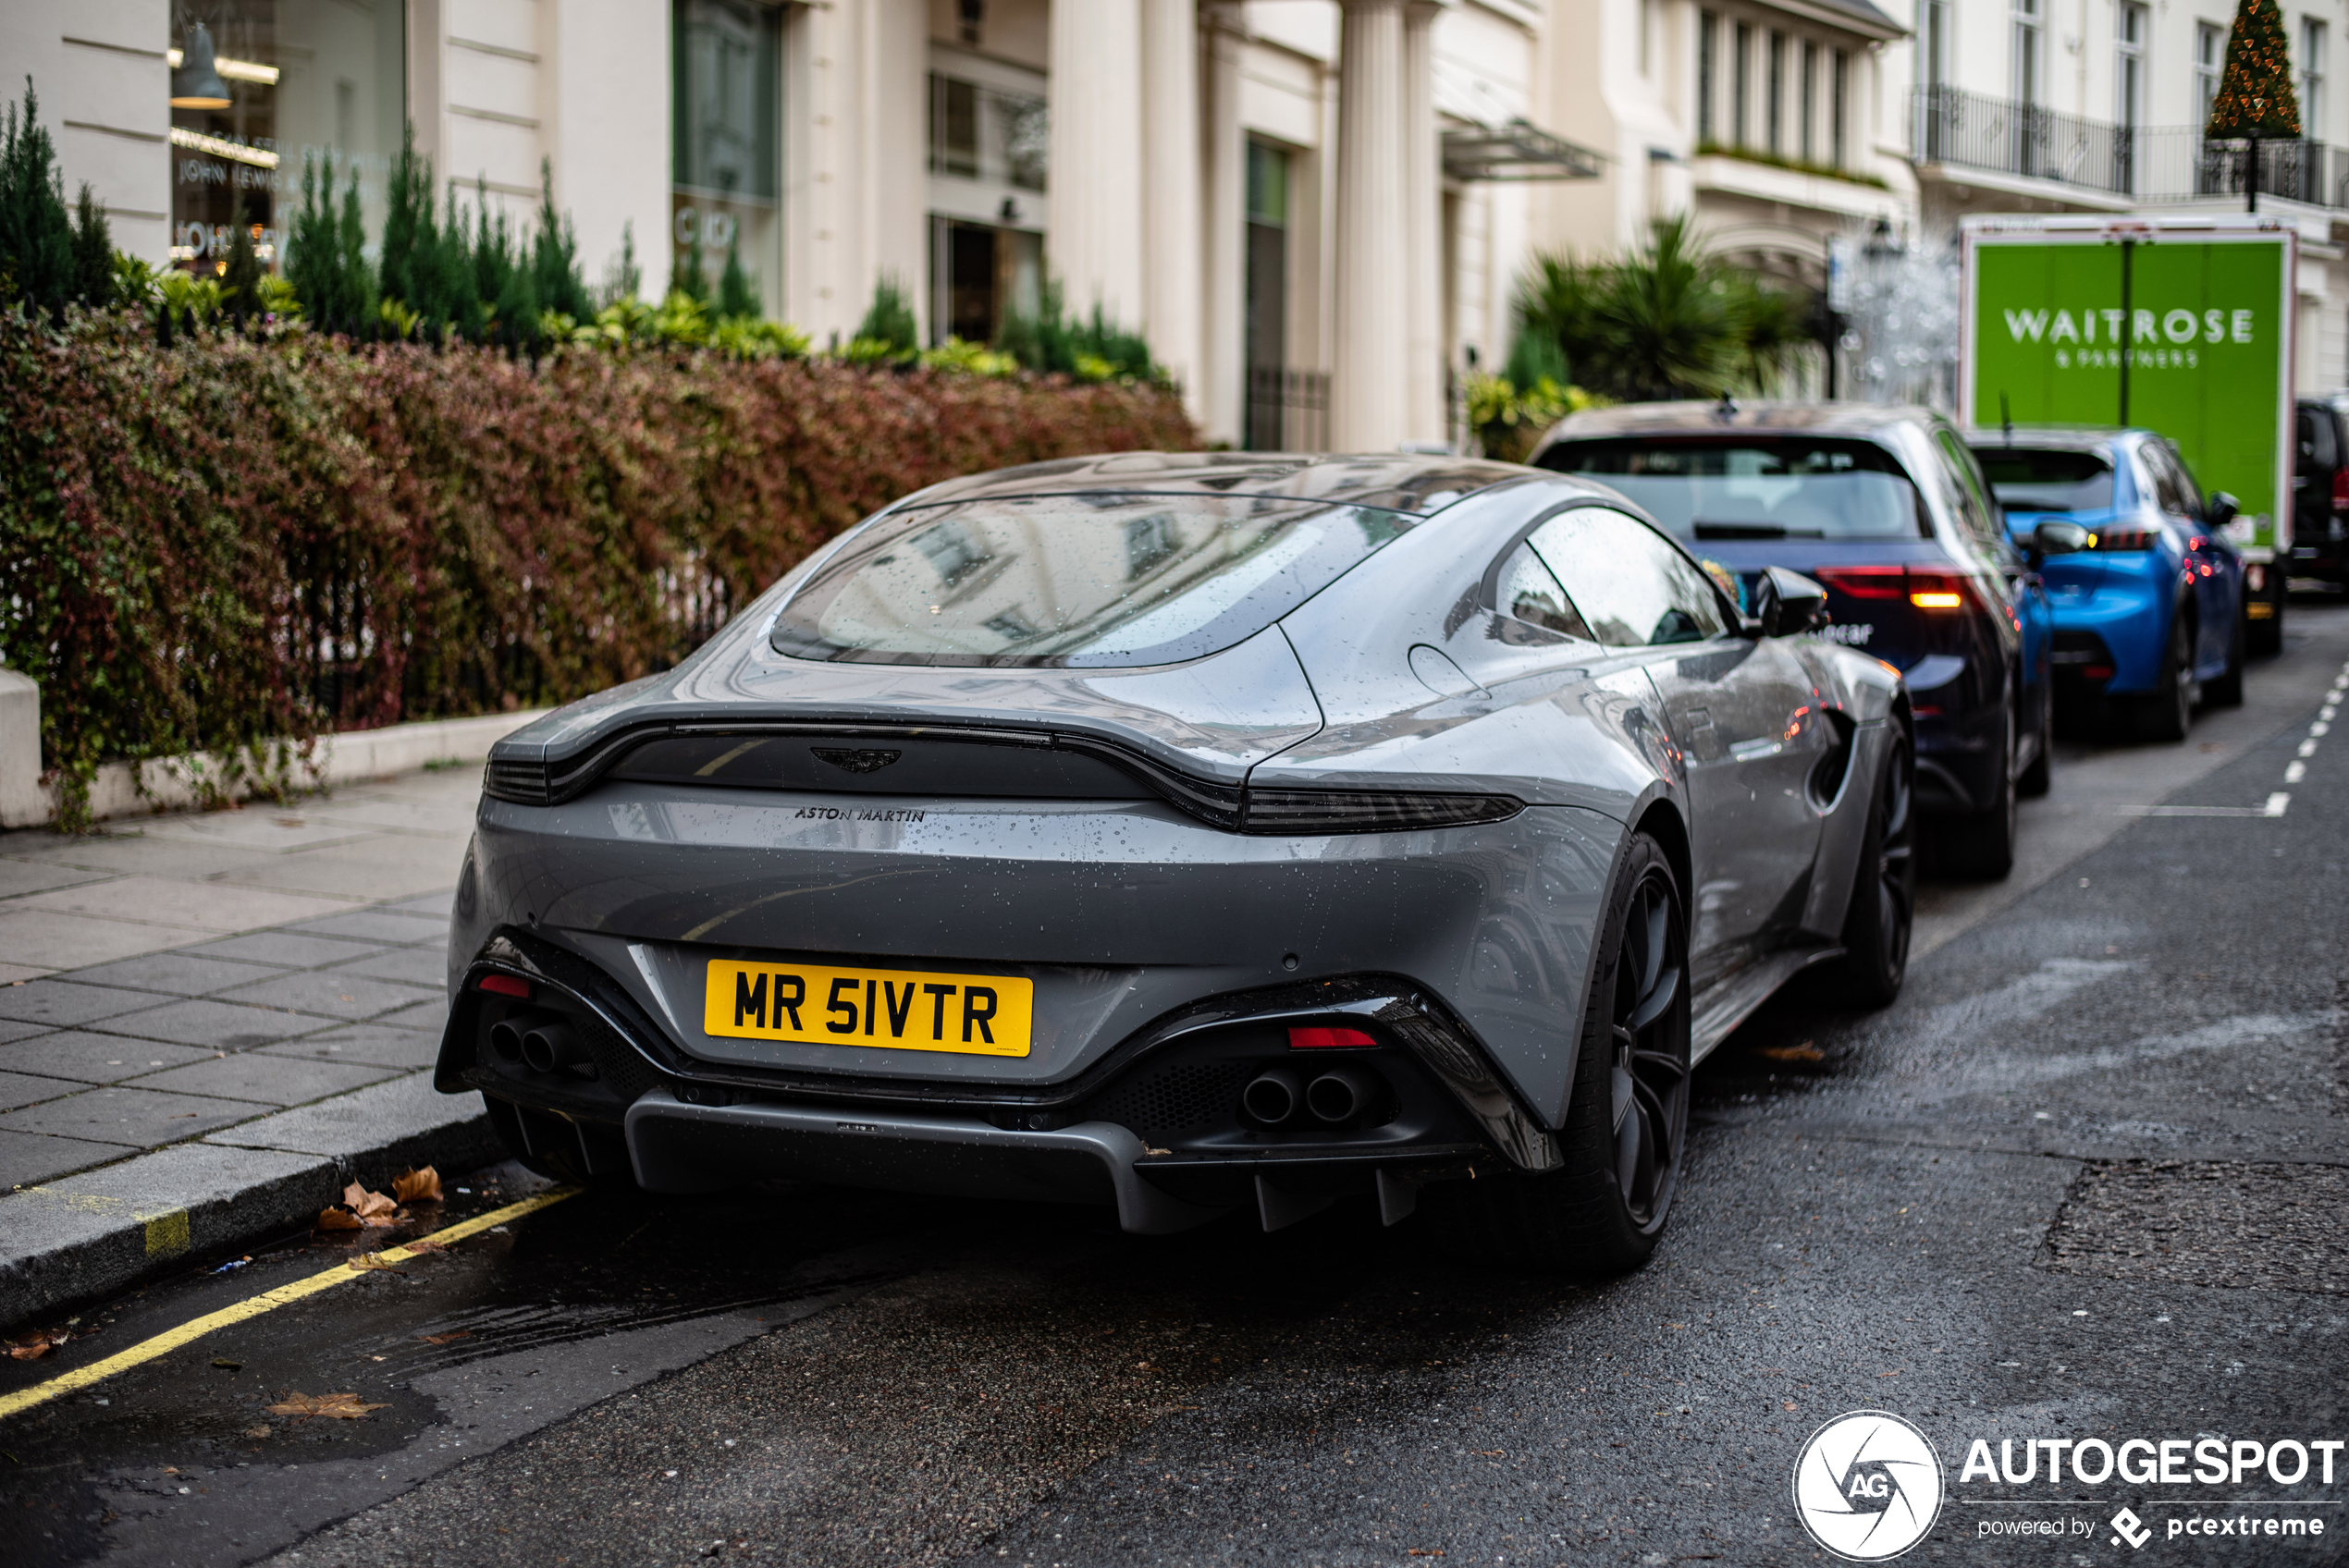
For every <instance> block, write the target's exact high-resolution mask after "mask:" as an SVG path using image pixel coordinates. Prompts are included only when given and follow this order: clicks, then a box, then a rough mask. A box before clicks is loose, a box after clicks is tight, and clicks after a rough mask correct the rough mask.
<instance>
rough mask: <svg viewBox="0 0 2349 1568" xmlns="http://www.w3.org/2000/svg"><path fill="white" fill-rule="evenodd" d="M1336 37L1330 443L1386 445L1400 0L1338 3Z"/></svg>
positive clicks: (1404, 335) (1396, 232)
mask: <svg viewBox="0 0 2349 1568" xmlns="http://www.w3.org/2000/svg"><path fill="white" fill-rule="evenodd" d="M1342 4H1343V5H1344V7H1345V13H1344V14H1345V20H1344V24H1343V27H1342V30H1341V31H1340V34H1339V42H1338V87H1337V91H1338V106H1337V234H1336V236H1335V240H1336V243H1335V247H1334V248H1335V251H1336V255H1335V258H1334V259H1335V262H1336V266H1335V268H1334V272H1335V274H1336V285H1337V312H1336V314H1337V320H1336V328H1337V342H1336V344H1335V345H1334V348H1335V352H1334V354H1333V355H1332V365H1331V386H1330V404H1331V409H1330V443H1331V445H1332V447H1334V448H1335V449H1336V450H1338V451H1341V452H1392V451H1393V450H1395V448H1396V444H1397V443H1399V442H1401V441H1403V440H1405V439H1407V438H1408V436H1409V435H1411V430H1410V397H1409V393H1408V390H1407V387H1406V383H1407V381H1408V354H1407V340H1408V333H1409V330H1410V329H1409V325H1408V291H1409V287H1408V286H1409V267H1408V263H1407V261H1406V257H1407V254H1408V249H1409V247H1408V237H1407V234H1406V230H1405V224H1404V205H1405V199H1404V189H1403V180H1404V176H1403V104H1402V96H1403V6H1404V0H1342Z"/></svg>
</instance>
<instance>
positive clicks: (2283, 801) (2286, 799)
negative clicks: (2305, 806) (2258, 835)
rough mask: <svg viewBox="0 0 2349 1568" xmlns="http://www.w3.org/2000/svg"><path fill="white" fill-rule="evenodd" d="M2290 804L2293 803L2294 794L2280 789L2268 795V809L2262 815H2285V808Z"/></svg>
mask: <svg viewBox="0 0 2349 1568" xmlns="http://www.w3.org/2000/svg"><path fill="white" fill-rule="evenodd" d="M2290 804H2292V796H2291V795H2290V794H2288V793H2286V792H2285V791H2284V790H2277V791H2276V792H2275V793H2274V794H2272V795H2269V797H2268V807H2267V810H2266V811H2264V812H2263V813H2261V814H2260V815H2264V816H2281V815H2283V812H2284V808H2285V807H2286V806H2288V805H2290Z"/></svg>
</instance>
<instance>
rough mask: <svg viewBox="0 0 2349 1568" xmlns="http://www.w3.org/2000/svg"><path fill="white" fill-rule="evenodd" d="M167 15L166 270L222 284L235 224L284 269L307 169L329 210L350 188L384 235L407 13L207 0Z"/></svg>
mask: <svg viewBox="0 0 2349 1568" xmlns="http://www.w3.org/2000/svg"><path fill="white" fill-rule="evenodd" d="M172 13H173V14H172V26H171V31H170V53H169V55H167V56H166V60H167V68H168V69H169V71H170V81H171V87H170V94H171V128H170V132H169V139H168V142H167V145H166V152H167V153H168V154H169V156H170V159H171V260H172V263H173V264H174V265H176V266H178V267H179V268H182V269H183V270H186V271H189V272H193V273H199V274H205V275H210V276H218V275H219V274H220V273H221V272H223V271H225V270H227V268H228V246H229V243H230V237H231V235H232V234H233V232H234V230H233V229H232V227H231V225H232V224H234V223H236V222H238V221H240V220H241V221H242V222H243V223H244V225H245V227H247V228H248V229H250V230H251V231H252V236H253V241H254V245H255V248H256V249H257V251H259V254H260V258H261V262H262V264H263V265H264V266H265V267H267V268H269V269H270V270H271V271H282V270H283V267H284V263H285V257H284V254H283V242H282V236H283V235H284V232H285V230H286V229H287V228H288V227H290V225H291V222H292V218H293V214H294V211H295V209H296V208H297V207H299V206H300V204H301V178H302V171H303V169H304V167H306V166H315V167H318V168H320V169H321V170H323V171H324V172H325V173H326V175H327V176H329V177H330V178H332V180H333V184H334V194H335V196H336V199H337V200H336V205H337V206H338V207H339V205H340V197H341V194H342V192H343V191H344V190H347V189H349V187H350V186H351V183H352V182H353V181H354V180H355V181H356V182H357V184H358V186H359V195H360V209H361V219H362V221H363V224H364V225H365V227H366V231H367V233H368V234H369V235H370V236H380V235H381V234H382V233H383V220H384V176H385V175H386V173H387V172H388V170H389V168H390V165H391V155H392V153H395V152H397V151H398V150H399V147H400V120H401V116H402V115H403V114H404V113H405V110H406V104H407V76H406V58H407V51H406V43H405V40H406V33H407V12H406V7H405V6H401V5H400V4H397V3H396V0H395V3H391V4H385V5H379V6H375V7H374V8H373V9H372V10H371V11H368V12H364V13H362V14H360V15H359V16H356V17H353V16H351V14H349V13H348V12H346V11H344V10H343V9H342V8H341V7H338V6H293V5H286V4H280V3H279V0H217V3H216V4H214V5H212V6H207V7H205V8H204V9H203V11H201V12H198V11H192V10H191V11H186V12H183V11H181V9H180V8H179V7H178V6H174V7H173V8H172ZM371 244H372V241H371ZM371 253H372V251H371Z"/></svg>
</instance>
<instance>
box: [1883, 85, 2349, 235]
mask: <svg viewBox="0 0 2349 1568" xmlns="http://www.w3.org/2000/svg"><path fill="white" fill-rule="evenodd" d="M1909 102H1910V113H1909V153H1910V156H1911V157H1912V158H1914V159H1915V160H1916V161H1917V162H1919V163H1922V164H1945V165H1955V166H1957V167H1960V168H1972V169H1984V170H1987V171H1990V172H1993V173H1998V174H2011V175H2020V176H2023V177H2024V178H2031V179H2045V180H2050V181H2052V182H2054V183H2056V184H2059V185H2072V186H2077V187H2079V188H2080V189H2082V190H2094V191H2097V192H2099V193H2101V194H2104V195H2109V196H2120V197H2123V198H2126V199H2128V200H2130V201H2133V202H2193V201H2201V200H2206V199H2209V198H2213V197H2229V196H2233V197H2240V196H2242V195H2244V191H2245V182H2246V178H2247V176H2248V174H2249V172H2250V171H2249V162H2250V161H2249V159H2248V157H2247V156H2246V155H2245V147H2244V143H2242V142H2240V141H2212V140H2210V139H2209V138H2208V137H2206V136H2204V135H2203V134H2202V132H2201V131H2200V130H2199V129H2195V127H2192V126H2164V127H2160V128H2158V129H2144V128H2141V127H2130V126H2121V125H2113V124H2110V123H2109V122H2107V121H2103V120H2091V119H2083V118H2081V117H2080V116H2076V115H2064V114H2058V113H2057V112H2056V111H2054V110H2052V109H2047V108H2042V107H2040V106H2039V105H2037V104H2018V103H2016V102H2014V101H2012V100H2011V99H2006V98H1991V97H1987V96H1986V95H1984V94H1982V93H1979V92H1964V91H1962V90H1961V89H1958V88H1954V87H1930V88H1920V89H1918V90H1916V91H1915V92H1912V93H1911V94H1910V100H1909ZM2258 153H2259V192H2260V194H2261V195H2263V196H2277V197H2281V198H2283V199H2285V200H2287V201H2295V202H2309V203H2311V204H2312V205H2316V206H2320V207H2349V153H2344V152H2343V149H2341V148H2338V147H2331V146H2327V145H2326V144H2325V143H2323V142H2321V141H2262V142H2260V143H2259V144H2258Z"/></svg>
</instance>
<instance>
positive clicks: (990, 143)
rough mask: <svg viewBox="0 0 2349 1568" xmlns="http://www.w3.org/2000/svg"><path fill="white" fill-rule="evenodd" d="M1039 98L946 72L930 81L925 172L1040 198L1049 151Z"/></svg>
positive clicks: (1046, 120)
mask: <svg viewBox="0 0 2349 1568" xmlns="http://www.w3.org/2000/svg"><path fill="white" fill-rule="evenodd" d="M1049 113H1050V111H1049V110H1048V108H1047V107H1046V104H1045V101H1044V100H1043V98H1041V97H1040V96H1036V95H1033V94H1029V93H1025V92H1005V91H1003V90H1002V89H1000V88H995V87H988V86H984V85H982V84H980V83H978V82H975V81H965V80H962V79H961V78H960V77H956V76H952V75H949V74H947V73H946V72H944V71H932V72H931V73H930V77H929V172H930V173H932V174H942V175H950V176H953V177H954V178H959V179H977V180H984V181H985V182H987V183H988V184H990V185H1008V186H1010V187H1012V188H1013V189H1014V190H1030V191H1034V192H1036V193H1037V194H1038V195H1041V194H1043V191H1044V177H1045V169H1046V167H1047V157H1048V154H1049V153H1050V151H1051V147H1052V123H1051V120H1050V118H1049Z"/></svg>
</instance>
